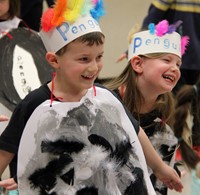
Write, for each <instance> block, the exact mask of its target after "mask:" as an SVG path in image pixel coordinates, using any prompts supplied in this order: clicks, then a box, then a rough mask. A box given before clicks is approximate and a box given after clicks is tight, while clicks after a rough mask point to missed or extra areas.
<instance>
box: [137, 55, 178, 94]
mask: <svg viewBox="0 0 200 195" xmlns="http://www.w3.org/2000/svg"><path fill="white" fill-rule="evenodd" d="M141 61H142V62H141V65H140V66H141V67H140V70H139V72H138V81H139V82H140V85H141V86H140V87H141V89H142V87H143V89H144V90H148V91H149V93H151V92H152V93H155V94H157V95H160V94H163V93H166V92H169V91H171V90H172V89H173V88H174V87H175V85H176V83H177V82H178V80H179V78H180V75H181V74H180V66H181V59H180V58H179V57H178V56H176V55H174V54H166V55H163V56H161V57H159V58H155V59H151V58H146V57H144V58H142V59H141ZM143 89H142V90H143Z"/></svg>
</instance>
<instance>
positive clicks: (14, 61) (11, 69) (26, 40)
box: [0, 28, 52, 111]
mask: <svg viewBox="0 0 200 195" xmlns="http://www.w3.org/2000/svg"><path fill="white" fill-rule="evenodd" d="M0 53H1V58H0V90H1V94H0V101H1V103H2V104H3V105H4V106H5V107H7V108H8V109H9V110H11V111H13V109H14V107H15V106H16V104H17V103H18V102H19V101H20V100H21V99H23V98H24V97H25V96H26V95H27V94H28V93H29V92H30V91H32V90H34V89H36V88H38V87H39V86H40V85H41V84H42V83H44V82H46V81H48V80H50V79H51V74H52V69H51V67H50V66H49V64H48V63H47V61H46V59H45V54H46V49H45V47H44V45H43V43H42V41H41V38H40V36H39V34H38V33H37V32H35V31H32V30H30V29H27V28H17V29H12V30H11V31H9V32H8V33H7V34H5V35H4V36H3V37H2V38H1V39H0Z"/></svg>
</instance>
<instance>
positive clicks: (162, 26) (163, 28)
mask: <svg viewBox="0 0 200 195" xmlns="http://www.w3.org/2000/svg"><path fill="white" fill-rule="evenodd" d="M168 28H169V23H168V21H167V20H162V21H161V22H159V23H158V24H157V25H156V35H157V36H159V37H161V36H163V35H165V34H166V32H167V31H168Z"/></svg>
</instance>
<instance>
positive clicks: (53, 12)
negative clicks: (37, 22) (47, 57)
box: [40, 0, 104, 52]
mask: <svg viewBox="0 0 200 195" xmlns="http://www.w3.org/2000/svg"><path fill="white" fill-rule="evenodd" d="M102 15H104V8H103V1H102V0H68V1H67V0H57V1H56V2H55V6H54V7H53V8H49V9H48V10H47V11H46V12H45V13H44V14H43V16H42V19H41V31H40V36H41V39H42V41H43V43H44V45H45V48H46V50H47V51H50V52H57V51H58V50H60V49H61V48H63V47H64V46H65V45H67V44H68V43H70V42H71V41H73V40H75V39H76V38H78V37H80V36H82V35H84V34H88V33H91V32H101V29H100V26H99V24H98V20H99V18H100V17H101V16H102Z"/></svg>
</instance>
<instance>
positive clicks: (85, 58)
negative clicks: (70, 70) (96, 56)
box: [79, 57, 88, 62]
mask: <svg viewBox="0 0 200 195" xmlns="http://www.w3.org/2000/svg"><path fill="white" fill-rule="evenodd" d="M79 60H80V61H83V62H85V61H88V58H87V57H82V58H80V59H79Z"/></svg>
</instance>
